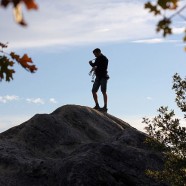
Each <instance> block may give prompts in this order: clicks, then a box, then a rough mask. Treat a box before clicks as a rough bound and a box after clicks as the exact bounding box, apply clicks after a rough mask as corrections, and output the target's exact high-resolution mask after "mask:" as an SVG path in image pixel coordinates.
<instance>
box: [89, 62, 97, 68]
mask: <svg viewBox="0 0 186 186" xmlns="http://www.w3.org/2000/svg"><path fill="white" fill-rule="evenodd" d="M89 64H90V66H92V67H95V66H97V61H95V62H94V63H93V62H92V61H89Z"/></svg>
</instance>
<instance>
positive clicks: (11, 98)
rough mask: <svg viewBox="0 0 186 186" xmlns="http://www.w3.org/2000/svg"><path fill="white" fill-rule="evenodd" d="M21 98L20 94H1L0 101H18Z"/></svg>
mask: <svg viewBox="0 0 186 186" xmlns="http://www.w3.org/2000/svg"><path fill="white" fill-rule="evenodd" d="M19 99H20V98H19V96H15V95H11V96H10V95H6V96H0V103H7V102H11V101H17V100H19Z"/></svg>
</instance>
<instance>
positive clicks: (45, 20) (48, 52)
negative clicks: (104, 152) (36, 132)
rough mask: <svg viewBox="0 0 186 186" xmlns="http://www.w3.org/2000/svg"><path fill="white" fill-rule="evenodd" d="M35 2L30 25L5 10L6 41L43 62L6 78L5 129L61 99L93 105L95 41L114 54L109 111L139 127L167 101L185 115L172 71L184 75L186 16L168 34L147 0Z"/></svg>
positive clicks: (1, 121)
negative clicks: (159, 26)
mask: <svg viewBox="0 0 186 186" xmlns="http://www.w3.org/2000/svg"><path fill="white" fill-rule="evenodd" d="M37 2H38V5H39V10H38V11H26V10H25V9H24V16H25V19H26V21H27V22H28V27H26V28H23V27H20V26H19V25H17V24H16V23H14V20H13V18H12V10H11V7H9V8H8V9H5V10H4V9H0V22H1V35H0V41H2V42H9V50H10V51H11V50H13V51H15V52H16V53H18V54H24V53H27V54H28V55H29V56H31V57H32V60H33V61H34V63H35V64H36V65H37V67H38V71H37V72H36V73H35V74H30V73H28V72H27V71H25V70H24V69H22V68H21V67H20V66H17V65H16V67H15V68H16V74H15V76H14V80H13V81H12V82H10V83H7V82H1V83H0V86H1V91H0V132H2V131H4V130H7V129H8V128H10V127H12V126H15V125H18V124H21V123H22V122H24V121H26V120H28V119H30V118H31V117H32V116H34V115H35V114H37V113H51V112H52V111H53V110H55V109H56V108H58V107H60V106H62V105H66V104H78V105H85V106H90V107H93V106H94V102H93V99H92V95H91V88H92V83H91V78H90V76H89V75H88V72H89V71H90V66H89V64H88V61H89V60H90V59H93V58H94V56H93V54H92V50H93V49H94V48H97V47H99V48H100V49H101V50H102V52H103V54H104V55H106V56H107V57H108V59H109V75H110V77H111V78H110V80H109V82H108V108H109V113H110V114H112V115H115V116H116V117H119V118H121V119H123V120H124V121H126V122H128V123H129V124H130V125H132V126H133V127H135V128H138V129H140V130H142V129H143V127H144V125H143V124H141V121H142V117H144V116H147V117H152V116H154V115H156V114H157V112H156V111H157V109H158V108H159V107H160V106H162V105H164V106H169V107H170V108H171V109H175V110H176V113H177V115H178V117H181V115H180V113H179V111H178V110H177V107H176V104H175V102H174V99H175V95H174V92H173V90H172V89H171V87H172V76H173V75H174V73H176V72H178V73H179V74H180V75H181V76H182V77H185V75H186V53H185V52H184V50H183V47H184V45H183V42H182V34H181V33H182V32H183V30H184V24H185V23H184V22H182V20H175V23H174V25H173V26H174V29H173V31H174V36H171V37H168V38H167V39H163V38H162V36H161V34H157V33H156V32H155V25H156V22H157V20H158V18H154V17H153V16H152V15H150V14H149V13H148V12H147V10H144V8H143V7H144V2H145V1H137V0H130V1H129V0H94V1H93V0H76V1H73V0H68V1H67V0H66V1H65V0H61V1H60V0H58V1H53V2H52V3H51V1H49V0H45V1H41V0H38V1H37ZM185 2H186V1H182V3H185ZM98 95H99V100H100V105H103V101H102V95H101V93H100V92H99V94H98Z"/></svg>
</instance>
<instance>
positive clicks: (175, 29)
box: [172, 27, 185, 34]
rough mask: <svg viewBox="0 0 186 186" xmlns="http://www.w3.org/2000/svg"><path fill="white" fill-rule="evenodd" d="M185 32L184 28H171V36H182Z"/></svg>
mask: <svg viewBox="0 0 186 186" xmlns="http://www.w3.org/2000/svg"><path fill="white" fill-rule="evenodd" d="M184 31H185V27H173V29H172V32H173V34H183V33H184Z"/></svg>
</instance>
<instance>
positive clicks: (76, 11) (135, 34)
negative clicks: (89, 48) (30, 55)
mask: <svg viewBox="0 0 186 186" xmlns="http://www.w3.org/2000/svg"><path fill="white" fill-rule="evenodd" d="M38 3H40V4H39V6H40V9H39V10H38V11H34V12H33V13H32V12H31V13H30V12H29V13H28V12H27V11H26V14H25V15H26V16H25V17H26V19H27V22H28V23H29V26H28V27H27V28H26V29H24V28H21V27H20V26H18V25H16V24H15V23H14V24H10V23H9V22H10V20H11V19H12V18H11V17H9V18H8V19H7V16H6V12H0V17H3V19H4V18H6V20H2V21H1V19H0V21H1V23H2V24H3V25H2V28H3V30H2V31H1V36H2V38H4V40H5V41H9V42H10V47H14V48H27V47H45V46H54V45H81V44H83V45H84V44H89V43H95V42H116V41H126V40H131V39H140V38H145V37H151V36H154V35H155V23H154V20H155V19H156V18H154V17H153V16H151V15H150V14H149V13H148V11H147V10H145V9H144V2H143V1H142V2H140V1H137V0H133V1H128V0H127V1H120V0H117V1H116V0H115V1H113V0H107V1H106V0H102V1H98V0H95V1H85V0H83V1H82V0H76V1H72V0H69V1H65V2H64V1H55V3H53V2H51V1H49V0H46V1H44V2H43V1H38ZM7 11H10V10H7ZM12 30H14V34H12Z"/></svg>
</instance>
